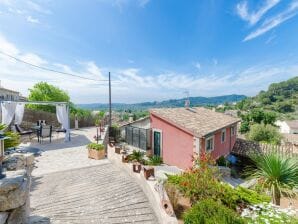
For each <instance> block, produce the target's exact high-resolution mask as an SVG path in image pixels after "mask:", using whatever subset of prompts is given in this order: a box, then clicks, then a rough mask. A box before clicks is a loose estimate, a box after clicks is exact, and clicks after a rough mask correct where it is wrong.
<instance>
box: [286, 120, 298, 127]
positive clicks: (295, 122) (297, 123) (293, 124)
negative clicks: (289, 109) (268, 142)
mask: <svg viewBox="0 0 298 224" xmlns="http://www.w3.org/2000/svg"><path fill="white" fill-rule="evenodd" d="M286 123H287V125H288V126H289V127H290V128H292V129H298V120H293V121H286Z"/></svg>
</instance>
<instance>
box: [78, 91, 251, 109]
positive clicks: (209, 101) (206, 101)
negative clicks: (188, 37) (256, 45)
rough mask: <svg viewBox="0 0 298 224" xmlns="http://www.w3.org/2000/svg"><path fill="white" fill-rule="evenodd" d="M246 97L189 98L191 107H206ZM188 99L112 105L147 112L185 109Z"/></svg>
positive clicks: (90, 106) (94, 106) (104, 106)
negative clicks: (151, 109)
mask: <svg viewBox="0 0 298 224" xmlns="http://www.w3.org/2000/svg"><path fill="white" fill-rule="evenodd" d="M245 98H246V96H245V95H237V94H232V95H224V96H215V97H201V96H198V97H189V100H190V106H206V105H219V104H224V103H232V102H238V101H241V100H243V99H245ZM185 100H186V98H182V99H170V100H164V101H154V102H143V103H133V104H126V103H112V108H113V110H127V109H130V110H146V109H150V108H160V107H183V106H184V105H185ZM77 106H78V107H80V108H83V109H89V110H106V109H108V108H109V104H106V103H91V104H77Z"/></svg>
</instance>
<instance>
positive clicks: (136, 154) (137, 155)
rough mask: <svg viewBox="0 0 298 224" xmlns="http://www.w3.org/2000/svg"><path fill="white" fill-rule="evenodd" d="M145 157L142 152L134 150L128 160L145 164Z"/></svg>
mask: <svg viewBox="0 0 298 224" xmlns="http://www.w3.org/2000/svg"><path fill="white" fill-rule="evenodd" d="M144 155H145V153H144V152H142V151H137V150H133V151H132V154H130V155H129V156H128V160H129V161H137V162H140V163H143V162H144V159H143V158H144Z"/></svg>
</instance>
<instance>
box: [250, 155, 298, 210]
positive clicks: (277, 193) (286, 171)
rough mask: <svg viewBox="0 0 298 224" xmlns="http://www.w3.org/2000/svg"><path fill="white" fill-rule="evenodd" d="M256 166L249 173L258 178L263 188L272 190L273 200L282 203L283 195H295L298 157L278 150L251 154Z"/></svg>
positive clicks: (297, 180) (278, 203) (297, 179)
mask: <svg viewBox="0 0 298 224" xmlns="http://www.w3.org/2000/svg"><path fill="white" fill-rule="evenodd" d="M250 158H251V159H252V161H253V162H254V164H255V167H250V169H249V170H248V174H249V175H250V176H251V177H252V178H256V179H257V180H258V182H259V183H261V187H262V188H263V189H267V190H269V191H270V192H271V196H272V202H273V203H274V204H276V205H280V198H281V195H287V196H293V195H295V191H297V189H298V158H297V157H296V158H295V157H290V156H286V155H281V154H280V153H277V152H269V153H265V154H253V155H251V156H250Z"/></svg>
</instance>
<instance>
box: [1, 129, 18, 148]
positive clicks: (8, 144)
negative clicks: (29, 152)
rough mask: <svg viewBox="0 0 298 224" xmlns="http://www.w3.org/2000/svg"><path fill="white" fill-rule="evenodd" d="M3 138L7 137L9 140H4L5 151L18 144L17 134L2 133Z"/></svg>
mask: <svg viewBox="0 0 298 224" xmlns="http://www.w3.org/2000/svg"><path fill="white" fill-rule="evenodd" d="M4 136H6V137H9V139H6V140H4V148H5V149H8V148H11V147H16V146H18V145H19V144H20V135H19V134H18V133H16V132H11V131H7V132H5V133H4Z"/></svg>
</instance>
